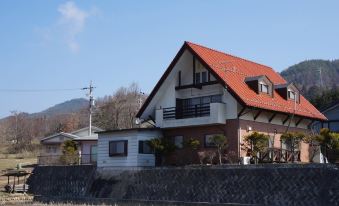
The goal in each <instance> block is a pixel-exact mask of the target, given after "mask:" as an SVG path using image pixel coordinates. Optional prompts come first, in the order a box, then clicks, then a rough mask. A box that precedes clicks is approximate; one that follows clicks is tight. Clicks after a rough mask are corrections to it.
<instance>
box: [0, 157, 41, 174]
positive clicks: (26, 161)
mask: <svg viewBox="0 0 339 206" xmlns="http://www.w3.org/2000/svg"><path fill="white" fill-rule="evenodd" d="M19 163H21V165H22V166H24V165H32V164H36V163H37V158H36V157H34V158H33V157H31V158H22V159H18V158H11V157H9V158H7V159H1V158H0V171H2V170H6V169H14V168H16V166H17V164H19Z"/></svg>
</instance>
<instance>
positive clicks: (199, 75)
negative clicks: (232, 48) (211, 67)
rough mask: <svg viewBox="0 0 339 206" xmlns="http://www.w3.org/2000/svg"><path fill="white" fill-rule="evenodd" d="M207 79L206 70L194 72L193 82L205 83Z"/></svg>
mask: <svg viewBox="0 0 339 206" xmlns="http://www.w3.org/2000/svg"><path fill="white" fill-rule="evenodd" d="M205 82H208V81H207V72H206V71H205V72H196V73H195V84H200V83H205Z"/></svg>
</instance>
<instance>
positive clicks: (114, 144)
mask: <svg viewBox="0 0 339 206" xmlns="http://www.w3.org/2000/svg"><path fill="white" fill-rule="evenodd" d="M127 144H128V141H127V140H121V141H110V142H109V156H110V157H112V156H127Z"/></svg>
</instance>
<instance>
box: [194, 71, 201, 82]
mask: <svg viewBox="0 0 339 206" xmlns="http://www.w3.org/2000/svg"><path fill="white" fill-rule="evenodd" d="M200 83H201V81H200V73H195V84H200Z"/></svg>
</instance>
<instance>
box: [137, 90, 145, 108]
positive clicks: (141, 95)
mask: <svg viewBox="0 0 339 206" xmlns="http://www.w3.org/2000/svg"><path fill="white" fill-rule="evenodd" d="M144 95H145V93H144V92H142V91H140V92H139V98H138V103H139V109H140V108H141V106H142V103H143V102H142V97H143V96H144Z"/></svg>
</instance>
